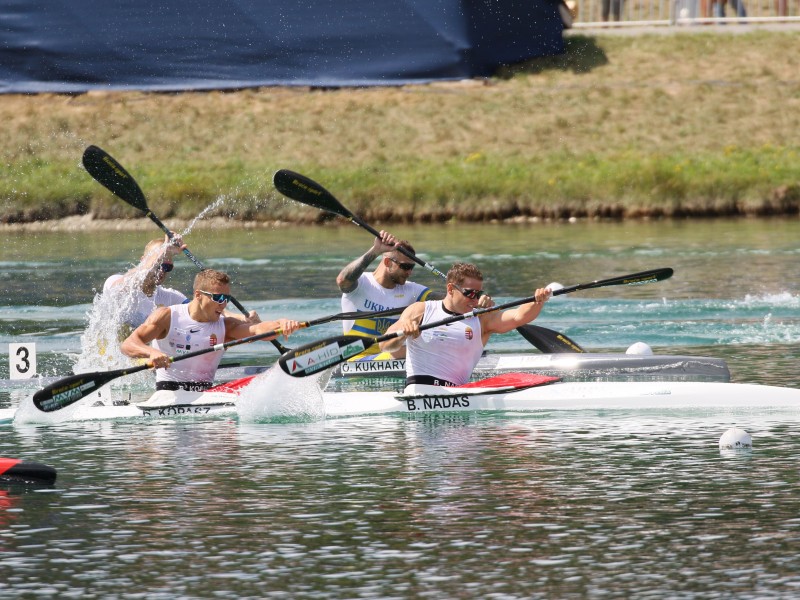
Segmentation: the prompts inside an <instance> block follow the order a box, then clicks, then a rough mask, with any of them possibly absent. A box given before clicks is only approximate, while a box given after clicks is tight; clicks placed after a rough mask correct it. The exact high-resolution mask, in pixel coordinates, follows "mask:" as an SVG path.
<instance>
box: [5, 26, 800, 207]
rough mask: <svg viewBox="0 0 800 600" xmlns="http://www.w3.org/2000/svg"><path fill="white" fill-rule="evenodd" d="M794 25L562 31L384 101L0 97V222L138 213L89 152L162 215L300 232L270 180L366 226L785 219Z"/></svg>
mask: <svg viewBox="0 0 800 600" xmlns="http://www.w3.org/2000/svg"><path fill="white" fill-rule="evenodd" d="M798 44H800V35H798V33H796V32H762V31H754V32H752V33H746V34H739V35H732V34H725V33H707V34H706V33H701V34H696V33H695V34H682V33H676V34H674V35H643V36H618V37H617V36H601V37H591V36H572V37H569V38H567V46H568V51H567V53H566V54H565V55H562V56H558V57H550V58H545V59H537V60H533V61H531V62H529V63H527V64H524V65H517V66H515V67H513V68H508V69H505V70H503V71H502V72H501V73H499V74H498V76H497V77H496V78H493V79H491V80H488V81H464V82H451V83H440V84H434V85H424V86H409V87H403V88H385V89H376V88H368V89H355V90H353V89H344V90H309V89H307V88H297V89H293V88H263V89H258V90H243V91H237V92H228V93H222V92H209V93H185V94H144V93H138V92H130V93H90V94H83V95H75V96H66V95H36V96H16V95H2V96H0V118H2V122H3V124H4V125H3V129H4V134H5V139H6V143H5V144H4V145H3V147H2V148H0V154H1V155H2V164H3V170H2V174H0V198H2V199H3V204H2V211H0V220H2V221H4V222H12V221H24V220H30V219H52V218H61V217H64V216H67V215H71V214H83V213H87V212H89V213H92V214H94V215H95V216H97V217H99V218H114V217H125V216H132V215H135V214H136V211H135V210H133V209H131V208H130V207H128V206H127V205H126V204H124V203H123V202H121V201H120V200H118V199H115V198H114V197H113V196H111V194H110V193H109V192H107V191H106V190H105V189H104V188H102V187H101V186H100V185H99V184H97V183H96V182H95V181H94V180H93V179H92V178H91V177H90V176H89V175H88V174H87V173H86V172H85V171H83V169H82V168H81V167H80V157H81V154H82V152H83V149H84V148H85V147H86V146H87V145H89V144H96V145H98V146H100V147H102V148H104V149H105V150H107V151H108V152H110V153H111V154H112V155H113V156H114V157H115V158H117V160H119V161H120V162H121V163H122V164H123V165H124V166H125V167H126V168H127V169H128V170H129V171H130V172H131V174H132V175H133V176H134V177H135V178H136V180H137V181H138V182H139V184H140V185H141V187H142V188H143V190H144V192H145V194H146V196H147V197H148V202H149V204H150V206H151V208H152V209H153V210H154V212H156V213H157V214H158V215H159V216H161V217H162V218H165V217H172V216H175V217H182V218H188V217H191V216H194V215H196V214H197V213H198V212H200V211H201V210H204V209H207V208H208V207H210V206H211V207H212V208H211V209H210V210H209V211H208V212H209V214H216V215H223V216H227V217H232V218H236V219H245V220H247V219H263V220H273V219H287V220H315V219H317V218H319V217H320V215H319V213H318V212H317V211H313V210H310V209H305V208H303V207H300V206H298V205H296V204H295V203H292V202H289V201H285V200H283V199H281V198H280V197H279V196H278V194H277V193H276V192H275V191H274V190H273V188H272V185H271V174H272V173H273V172H274V171H275V170H276V169H278V168H289V169H293V170H295V171H299V172H301V173H304V174H306V175H308V176H310V177H312V178H313V179H315V180H317V181H319V182H320V183H322V184H323V185H324V186H325V187H327V188H328V189H329V190H331V191H332V192H333V193H334V194H335V195H336V196H338V197H339V198H340V199H341V200H342V201H343V202H344V203H345V204H346V205H347V206H348V208H350V209H352V210H354V211H356V212H358V213H360V214H362V215H363V216H365V217H367V218H369V219H372V220H384V219H389V218H392V219H404V220H411V219H417V220H438V219H448V218H453V217H455V218H460V219H486V218H495V217H513V216H518V215H529V216H543V217H556V218H560V217H567V216H607V217H636V216H644V215H656V216H658V215H667V216H683V215H714V214H766V213H782V214H794V213H796V212H797V210H798V206H800V143H799V142H798V132H800V76H798V73H800V55H798V54H797V52H794V51H793V49H794V48H797V47H798Z"/></svg>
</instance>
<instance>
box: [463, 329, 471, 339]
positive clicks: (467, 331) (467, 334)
mask: <svg viewBox="0 0 800 600" xmlns="http://www.w3.org/2000/svg"><path fill="white" fill-rule="evenodd" d="M472 336H473V333H472V327H467V328H466V329H465V330H464V337H465V338H467V339H468V340H471V339H472Z"/></svg>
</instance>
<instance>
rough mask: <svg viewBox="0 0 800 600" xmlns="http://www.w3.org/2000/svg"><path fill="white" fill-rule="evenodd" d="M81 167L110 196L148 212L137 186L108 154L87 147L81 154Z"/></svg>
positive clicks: (95, 148)
mask: <svg viewBox="0 0 800 600" xmlns="http://www.w3.org/2000/svg"><path fill="white" fill-rule="evenodd" d="M83 166H84V168H85V169H86V170H87V171H88V172H89V175H91V176H92V177H94V179H95V181H97V182H98V183H99V184H100V185H102V186H103V187H104V188H106V189H107V190H108V191H110V192H111V193H112V194H114V195H115V196H119V197H120V198H122V199H123V200H125V202H127V203H128V204H130V205H131V206H133V207H134V208H138V209H139V210H141V211H143V212H147V211H148V210H149V209H148V208H147V200H146V199H145V197H144V194H143V193H142V190H141V188H140V187H139V184H138V183H136V181H135V180H134V178H133V177H131V176H130V174H129V173H128V172H127V171H126V170H125V169H124V168H123V166H122V165H121V164H119V163H118V162H117V161H116V160H114V159H113V158H112V157H111V155H110V154H109V153H108V152H106V151H105V150H103V149H102V148H98V147H97V146H89V147H88V148H86V150H85V151H84V152H83Z"/></svg>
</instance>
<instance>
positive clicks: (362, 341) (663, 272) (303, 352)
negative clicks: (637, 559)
mask: <svg viewBox="0 0 800 600" xmlns="http://www.w3.org/2000/svg"><path fill="white" fill-rule="evenodd" d="M672 273H673V270H672V269H670V268H663V269H653V270H650V271H642V272H639V273H633V274H631V275H623V276H621V277H611V278H609V279H601V280H596V281H592V282H589V283H581V284H578V285H573V286H569V287H565V288H561V289H559V290H556V291H554V292H553V294H554V295H562V294H568V293H570V292H575V291H578V290H585V289H590V288H599V287H606V286H612V285H641V284H645V283H653V282H656V281H662V280H664V279H668V278H669V277H672ZM535 300H536V296H529V297H527V298H522V299H520V300H513V301H511V302H506V303H503V304H497V305H495V306H489V307H486V308H476V309H474V310H472V311H470V312H468V313H464V314H460V315H453V316H451V317H448V318H446V319H442V320H440V321H434V322H431V323H426V324H424V325H421V326H420V327H419V331H425V330H427V329H431V328H434V327H441V326H443V325H449V324H450V323H455V322H457V321H463V320H464V319H468V318H470V317H474V316H479V315H482V314H486V313H490V312H494V311H497V310H503V309H506V308H513V307H515V306H519V305H521V304H527V303H528V302H534V301H535ZM403 335H404V333H403V332H402V331H393V332H392V333H387V334H384V335H382V336H379V337H362V336H356V335H350V336H337V337H334V338H328V339H325V340H321V341H318V342H312V343H310V344H306V345H305V346H301V347H300V348H297V349H295V350H292V351H291V352H288V353H286V354H284V355H282V356H281V357H280V358H279V359H278V364H279V365H280V367H281V369H283V370H284V372H286V373H287V374H289V375H291V376H293V377H306V376H308V375H313V374H314V373H318V372H319V371H323V370H325V369H327V368H330V367H332V366H334V365H337V364H339V363H342V362H344V361H345V360H347V359H348V358H350V357H351V356H354V355H356V354H359V353H361V352H363V351H364V350H365V349H366V348H368V347H370V346H372V345H373V344H378V343H380V342H384V341H386V340H390V339H393V338H397V337H401V336H403Z"/></svg>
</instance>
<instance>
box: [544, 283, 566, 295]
mask: <svg viewBox="0 0 800 600" xmlns="http://www.w3.org/2000/svg"><path fill="white" fill-rule="evenodd" d="M547 287H548V288H549V289H550V291H551V292H555V291H556V290H560V289H563V288H564V286H563V285H562V284H560V283H558V282H557V281H554V282H553V283H548V284H547Z"/></svg>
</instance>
